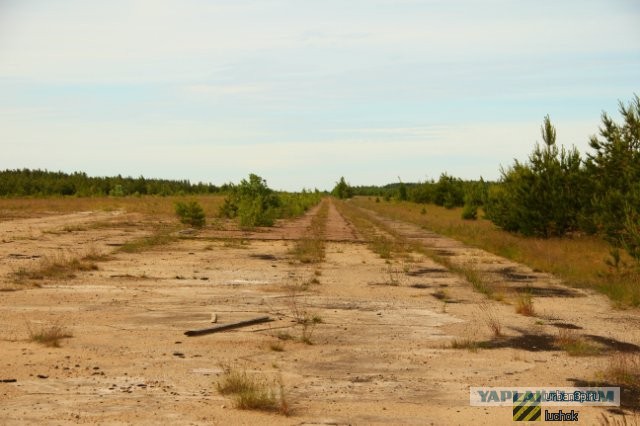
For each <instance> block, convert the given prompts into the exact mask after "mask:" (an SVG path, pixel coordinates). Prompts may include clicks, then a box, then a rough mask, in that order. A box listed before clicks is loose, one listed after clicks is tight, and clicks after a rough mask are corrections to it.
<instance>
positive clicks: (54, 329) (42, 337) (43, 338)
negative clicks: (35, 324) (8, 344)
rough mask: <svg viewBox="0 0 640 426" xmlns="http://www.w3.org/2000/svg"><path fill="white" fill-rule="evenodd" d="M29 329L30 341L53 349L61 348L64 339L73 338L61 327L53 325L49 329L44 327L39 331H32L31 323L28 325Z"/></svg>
mask: <svg viewBox="0 0 640 426" xmlns="http://www.w3.org/2000/svg"><path fill="white" fill-rule="evenodd" d="M27 328H28V330H29V339H30V340H31V341H33V342H38V343H40V344H43V345H45V346H47V347H51V348H59V347H60V341H61V340H62V339H67V338H69V337H73V335H72V334H71V333H70V332H68V331H67V330H66V329H65V328H64V327H62V326H60V325H52V326H49V327H42V328H40V329H39V330H32V329H31V326H29V323H27Z"/></svg>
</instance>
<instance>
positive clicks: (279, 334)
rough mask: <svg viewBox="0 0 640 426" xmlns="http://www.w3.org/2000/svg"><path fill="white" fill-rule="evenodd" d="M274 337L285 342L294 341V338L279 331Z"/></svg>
mask: <svg viewBox="0 0 640 426" xmlns="http://www.w3.org/2000/svg"><path fill="white" fill-rule="evenodd" d="M276 337H277V338H278V339H280V340H285V341H286V340H293V339H294V337H293V336H292V335H291V334H290V333H288V332H286V331H281V332H280V333H278V335H277V336H276Z"/></svg>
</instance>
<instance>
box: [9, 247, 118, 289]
mask: <svg viewBox="0 0 640 426" xmlns="http://www.w3.org/2000/svg"><path fill="white" fill-rule="evenodd" d="M109 258H110V257H109V255H104V254H100V253H97V252H95V251H94V250H90V251H89V253H87V254H86V255H85V256H83V257H81V258H77V257H71V256H69V255H66V254H64V253H57V254H55V255H51V256H45V257H43V258H42V259H40V261H39V263H38V265H37V267H36V268H33V269H27V268H19V269H17V270H15V271H13V272H12V273H11V274H10V277H11V278H12V279H13V281H14V282H16V283H24V282H26V281H34V280H44V279H72V278H75V277H76V273H77V272H81V271H96V270H98V265H97V264H96V262H99V261H105V260H108V259H109Z"/></svg>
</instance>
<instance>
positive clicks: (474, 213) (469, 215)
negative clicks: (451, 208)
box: [462, 204, 478, 220]
mask: <svg viewBox="0 0 640 426" xmlns="http://www.w3.org/2000/svg"><path fill="white" fill-rule="evenodd" d="M462 218H463V219H465V220H476V219H477V218H478V206H476V205H474V204H465V205H464V208H463V209H462Z"/></svg>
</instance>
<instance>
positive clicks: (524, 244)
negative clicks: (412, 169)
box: [351, 197, 640, 306]
mask: <svg viewBox="0 0 640 426" xmlns="http://www.w3.org/2000/svg"><path fill="white" fill-rule="evenodd" d="M351 202H352V203H354V204H355V205H357V206H361V207H364V208H367V209H370V210H373V211H376V212H378V213H380V214H383V215H385V216H387V217H390V218H393V219H397V220H404V221H408V222H412V223H415V224H417V225H419V226H422V227H423V228H425V229H429V230H432V231H434V232H437V233H439V234H442V235H446V236H449V237H452V238H455V239H457V240H459V241H462V242H464V243H465V244H469V245H472V246H475V247H478V248H482V249H484V250H487V251H489V252H491V253H495V254H497V255H499V256H503V257H506V258H509V259H512V260H514V261H516V262H520V263H524V264H526V265H528V266H530V267H531V268H532V269H534V270H537V271H543V272H549V273H552V274H554V275H556V276H557V277H559V278H561V279H562V280H563V281H564V282H565V283H567V284H569V285H571V286H574V287H588V288H593V289H596V290H598V291H600V292H601V293H604V294H606V295H607V296H609V297H610V298H611V300H613V301H614V302H616V303H618V304H620V305H622V306H640V286H639V285H637V283H638V282H640V271H637V270H633V269H631V270H629V269H627V270H623V271H619V270H616V269H613V268H612V267H611V266H610V265H608V264H607V263H606V262H605V260H606V259H608V258H609V257H610V251H611V248H610V246H609V244H607V242H606V241H604V240H602V239H601V238H598V237H595V236H589V235H573V236H570V237H564V238H548V239H541V238H532V237H523V236H521V235H517V234H512V233H510V232H506V231H503V230H502V229H500V228H498V227H496V226H495V225H494V224H493V223H491V222H490V221H488V220H486V219H484V218H482V217H479V218H478V220H475V221H466V220H463V219H462V218H461V217H460V214H461V209H460V208H455V209H445V208H444V207H440V206H436V205H430V206H429V207H428V213H427V214H421V209H423V208H424V207H423V206H422V205H420V204H415V203H411V202H395V203H375V202H373V201H369V200H367V199H366V197H355V198H354V199H353V200H352V201H351ZM622 256H623V257H624V259H622V260H623V262H626V263H628V264H632V263H633V262H632V260H631V259H629V258H628V256H626V255H625V254H622Z"/></svg>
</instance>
